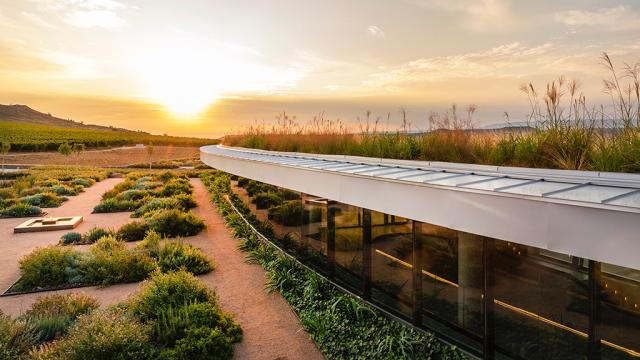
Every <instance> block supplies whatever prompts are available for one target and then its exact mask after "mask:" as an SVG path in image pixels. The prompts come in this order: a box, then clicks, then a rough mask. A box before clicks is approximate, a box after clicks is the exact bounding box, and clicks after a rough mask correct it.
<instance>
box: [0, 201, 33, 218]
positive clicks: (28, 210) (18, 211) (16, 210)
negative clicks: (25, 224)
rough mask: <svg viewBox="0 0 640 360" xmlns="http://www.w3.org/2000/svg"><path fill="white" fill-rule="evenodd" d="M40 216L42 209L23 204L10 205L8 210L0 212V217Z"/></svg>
mask: <svg viewBox="0 0 640 360" xmlns="http://www.w3.org/2000/svg"><path fill="white" fill-rule="evenodd" d="M41 214H42V209H40V208H39V207H37V206H32V205H29V204H25V203H18V204H15V205H11V206H9V207H8V208H6V209H4V210H2V216H8V217H24V216H38V215H41Z"/></svg>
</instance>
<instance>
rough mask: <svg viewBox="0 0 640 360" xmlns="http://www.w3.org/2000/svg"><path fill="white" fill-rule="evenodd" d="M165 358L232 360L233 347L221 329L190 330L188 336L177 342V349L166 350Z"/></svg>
mask: <svg viewBox="0 0 640 360" xmlns="http://www.w3.org/2000/svg"><path fill="white" fill-rule="evenodd" d="M165 356H166V357H167V358H168V359H172V360H174V359H175V360H200V359H202V360H206V359H231V358H232V357H233V346H232V343H231V342H230V341H229V339H228V338H227V337H226V336H224V334H223V333H222V331H220V329H210V328H208V327H205V326H202V327H197V328H188V329H187V330H186V336H185V337H184V338H182V339H180V340H178V341H176V346H175V348H173V349H169V350H166V351H165Z"/></svg>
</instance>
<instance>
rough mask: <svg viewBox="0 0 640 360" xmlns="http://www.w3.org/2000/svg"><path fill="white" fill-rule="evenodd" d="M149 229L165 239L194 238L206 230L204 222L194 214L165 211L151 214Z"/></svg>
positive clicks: (175, 210)
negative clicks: (177, 237)
mask: <svg viewBox="0 0 640 360" xmlns="http://www.w3.org/2000/svg"><path fill="white" fill-rule="evenodd" d="M147 221H148V222H149V228H150V229H151V230H154V231H155V232H157V233H159V234H160V235H162V236H165V237H176V236H193V235H196V234H198V233H199V232H200V231H202V230H203V229H204V228H205V224H204V221H202V220H201V219H200V218H198V217H196V216H195V215H193V213H191V212H190V211H189V212H184V211H180V210H177V209H164V210H159V211H156V212H154V213H152V214H150V216H149V218H147Z"/></svg>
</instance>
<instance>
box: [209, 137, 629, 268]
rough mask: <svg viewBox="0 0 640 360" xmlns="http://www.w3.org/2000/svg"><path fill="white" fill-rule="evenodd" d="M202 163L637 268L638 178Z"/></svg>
mask: <svg viewBox="0 0 640 360" xmlns="http://www.w3.org/2000/svg"><path fill="white" fill-rule="evenodd" d="M201 158H202V160H203V161H204V162H205V163H206V164H208V165H211V166H213V167H214V168H219V169H221V170H223V171H227V172H230V173H234V174H237V175H240V176H244V177H248V178H252V179H256V180H259V181H263V182H267V183H271V184H274V185H278V186H282V187H287V188H290V189H293V190H298V191H303V192H306V193H310V194H314V195H318V196H323V197H327V198H330V199H332V200H336V201H340V202H344V203H348V204H351V205H355V206H361V207H365V208H369V209H372V210H377V211H382V212H386V213H390V214H393V215H398V216H404V217H407V218H411V219H414V220H419V221H424V222H429V223H433V224H436V225H441V226H447V227H450V228H453V229H457V230H462V231H467V232H471V233H475V234H480V235H485V236H490V237H495V238H499V239H503V240H507V241H513V242H518V243H522V244H526V245H531V246H536V247H540V248H544V249H548V250H552V251H558V252H563V253H567V254H572V255H577V256H582V257H586V258H589V259H594V260H602V261H606V262H610V263H614V264H618V265H622V266H628V267H633V268H640V257H638V256H637V255H636V254H638V253H640V238H639V237H640V235H638V234H640V175H635V174H626V173H604V172H589V171H567V170H548V169H530V168H514V167H496V166H487V165H470V164H454V163H442V162H423V161H403V160H390V159H378V158H365V157H352V156H335V155H315V154H302V153H284V152H272V151H261V150H253V149H244V148H230V147H225V146H221V145H215V146H205V147H202V148H201ZM364 189H368V191H370V192H366V193H364V194H363V193H362V191H363V190H364ZM614 241H615V242H614ZM587 245H588V246H587ZM612 246H613V247H614V249H612V248H611V247H612ZM630 247H631V248H634V249H635V250H636V251H632V253H633V256H630V254H629V250H630V249H631V248H630ZM603 248H609V249H608V251H603V250H604V249H603ZM612 250H615V254H613V252H612ZM609 252H612V253H611V254H609V255H606V256H603V254H605V253H609ZM625 253H626V254H625ZM626 257H629V260H621V259H623V258H626ZM632 258H638V259H632Z"/></svg>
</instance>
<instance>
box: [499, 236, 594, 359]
mask: <svg viewBox="0 0 640 360" xmlns="http://www.w3.org/2000/svg"><path fill="white" fill-rule="evenodd" d="M495 251H496V253H495V259H494V271H495V273H494V275H495V287H494V296H495V300H494V311H495V339H496V346H497V347H498V348H499V349H500V350H502V351H504V352H506V353H507V354H511V355H513V356H518V357H522V358H526V359H585V358H586V356H587V330H588V323H589V320H588V297H587V294H588V291H587V286H588V272H587V270H586V268H585V267H584V266H580V263H581V261H566V259H562V257H559V256H550V255H555V254H553V253H551V252H545V253H544V254H541V253H540V250H539V249H537V248H534V247H530V246H524V245H519V244H514V243H510V242H506V241H500V240H495Z"/></svg>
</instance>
